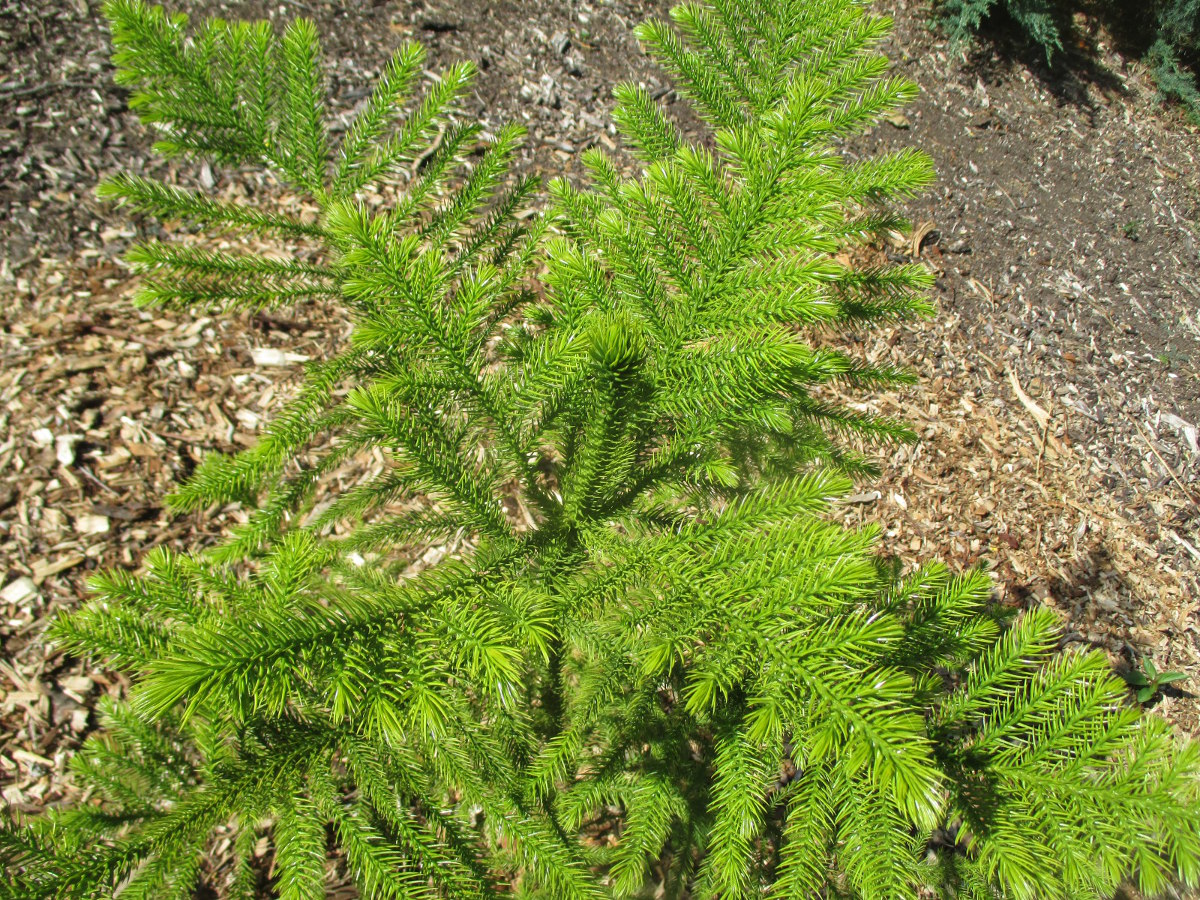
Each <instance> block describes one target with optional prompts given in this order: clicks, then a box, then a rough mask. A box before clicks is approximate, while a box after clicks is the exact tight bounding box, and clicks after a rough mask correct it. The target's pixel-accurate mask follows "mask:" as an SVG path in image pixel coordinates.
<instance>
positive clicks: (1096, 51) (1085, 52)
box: [964, 0, 1200, 119]
mask: <svg viewBox="0 0 1200 900" xmlns="http://www.w3.org/2000/svg"><path fill="white" fill-rule="evenodd" d="M1056 24H1057V26H1058V30H1059V34H1060V35H1061V36H1062V42H1063V48H1062V50H1061V51H1058V50H1056V51H1055V52H1054V54H1053V57H1052V58H1051V59H1047V54H1046V50H1045V48H1044V47H1041V46H1039V45H1038V44H1037V43H1035V42H1034V41H1033V40H1032V39H1031V38H1030V37H1029V35H1028V34H1027V33H1026V32H1025V30H1024V29H1023V28H1022V27H1021V26H1020V25H1019V24H1017V22H1016V21H1015V20H1014V19H1013V18H1012V16H1011V15H1010V14H1009V13H1008V10H1007V8H1006V7H1005V6H1004V5H1003V4H1000V5H997V6H996V7H993V10H992V12H991V13H990V14H989V16H988V17H987V19H985V20H984V23H983V27H982V29H981V30H980V32H979V34H978V35H977V40H976V41H975V42H974V44H973V45H972V46H971V47H970V49H969V50H968V55H967V63H966V66H965V67H964V68H965V69H966V70H967V71H969V72H973V73H974V74H976V75H977V76H978V77H979V78H981V79H983V80H984V81H985V82H987V81H989V80H991V79H994V78H996V77H998V76H999V75H1001V74H1003V73H1006V72H1008V71H1010V70H1011V69H1012V67H1013V66H1022V67H1024V68H1026V69H1027V70H1028V71H1029V72H1030V73H1031V74H1033V75H1034V76H1035V77H1036V78H1037V79H1038V80H1039V81H1040V82H1041V83H1042V84H1043V85H1044V86H1045V88H1046V89H1047V90H1048V91H1050V93H1052V94H1053V95H1054V97H1055V98H1056V99H1057V100H1058V101H1059V102H1060V103H1064V104H1070V105H1072V106H1075V107H1077V108H1078V109H1080V110H1082V111H1083V112H1085V113H1087V114H1088V116H1089V119H1091V117H1092V115H1093V114H1094V110H1095V104H1094V102H1093V101H1092V100H1091V95H1090V93H1089V88H1095V89H1098V90H1100V91H1102V92H1105V93H1110V94H1115V95H1117V96H1125V95H1126V94H1127V93H1128V89H1127V88H1126V87H1125V84H1124V82H1123V81H1122V79H1121V78H1120V77H1119V76H1118V74H1117V73H1116V72H1114V71H1113V69H1112V67H1111V66H1110V65H1109V64H1107V63H1106V62H1105V56H1106V54H1105V53H1104V51H1103V50H1102V48H1101V47H1100V46H1099V44H1100V41H1101V39H1104V40H1106V41H1108V42H1110V43H1111V47H1112V49H1113V50H1115V51H1117V53H1119V54H1120V56H1121V58H1123V59H1126V60H1134V59H1139V60H1140V59H1144V58H1145V56H1146V54H1147V52H1148V51H1149V50H1150V47H1151V45H1152V44H1153V43H1154V42H1155V40H1156V38H1157V36H1158V35H1157V23H1156V21H1155V18H1154V16H1152V15H1148V14H1147V10H1146V6H1145V5H1144V4H1142V3H1120V2H1103V0H1101V2H1094V0H1093V2H1088V0H1083V2H1078V0H1074V2H1071V0H1069V2H1064V3H1059V4H1058V5H1057V23H1056ZM1110 59H1111V57H1110ZM1191 63H1192V64H1193V67H1196V66H1200V60H1191Z"/></svg>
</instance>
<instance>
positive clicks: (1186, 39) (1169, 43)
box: [936, 0, 1200, 118]
mask: <svg viewBox="0 0 1200 900" xmlns="http://www.w3.org/2000/svg"><path fill="white" fill-rule="evenodd" d="M936 9H937V12H938V14H939V16H940V17H941V20H942V22H943V24H944V25H945V27H946V28H947V30H948V31H949V33H950V34H951V36H952V37H954V38H956V39H958V40H966V39H969V38H970V37H972V36H973V35H975V34H976V33H977V32H978V31H979V30H980V28H981V27H983V25H984V23H985V22H986V20H987V19H988V17H989V16H991V15H993V14H994V13H995V12H997V11H999V10H1001V9H1003V10H1004V11H1006V12H1007V13H1008V15H1009V16H1010V17H1011V18H1012V20H1013V21H1014V22H1016V23H1017V24H1018V25H1019V26H1020V27H1021V28H1022V30H1024V31H1025V33H1026V34H1027V35H1028V36H1029V38H1030V39H1031V40H1032V41H1034V42H1035V43H1036V44H1038V45H1039V46H1040V47H1042V48H1043V49H1045V51H1046V58H1047V59H1048V60H1051V61H1052V60H1053V59H1054V57H1055V56H1056V54H1058V53H1060V52H1061V51H1062V49H1063V37H1064V30H1065V29H1069V28H1070V27H1071V25H1070V16H1071V13H1072V12H1074V11H1076V10H1086V11H1088V12H1090V13H1093V14H1097V15H1100V16H1102V17H1103V18H1104V19H1105V20H1106V22H1107V23H1108V24H1109V25H1110V27H1111V28H1112V29H1113V30H1114V31H1116V32H1118V33H1119V35H1121V36H1122V37H1123V38H1126V39H1128V41H1129V43H1130V45H1131V46H1132V47H1135V48H1137V52H1141V53H1144V54H1145V59H1146V63H1147V64H1148V65H1149V66H1150V68H1151V70H1152V71H1153V73H1154V78H1155V81H1156V83H1157V84H1158V90H1159V94H1160V96H1161V97H1162V98H1163V99H1167V100H1174V101H1178V102H1179V103H1181V104H1182V105H1183V106H1184V108H1185V109H1187V110H1188V112H1189V113H1190V114H1191V116H1192V117H1193V118H1195V117H1198V116H1200V90H1198V89H1197V86H1196V76H1197V72H1200V0H1145V2H1129V0H1094V2H1088V0H936Z"/></svg>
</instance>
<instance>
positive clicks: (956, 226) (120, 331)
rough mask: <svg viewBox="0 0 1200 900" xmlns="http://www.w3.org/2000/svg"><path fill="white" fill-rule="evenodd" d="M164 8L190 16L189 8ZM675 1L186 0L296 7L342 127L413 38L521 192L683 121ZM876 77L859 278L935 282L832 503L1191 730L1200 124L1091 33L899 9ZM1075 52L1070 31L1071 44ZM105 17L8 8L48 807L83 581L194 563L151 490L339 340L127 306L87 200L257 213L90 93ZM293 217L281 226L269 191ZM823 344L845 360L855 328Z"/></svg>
mask: <svg viewBox="0 0 1200 900" xmlns="http://www.w3.org/2000/svg"><path fill="white" fill-rule="evenodd" d="M178 6H179V8H184V4H179V5H178ZM666 8H667V4H665V3H634V2H611V3H600V2H594V3H580V2H554V3H548V2H541V3H535V2H515V0H514V2H501V3H485V2H474V0H471V2H465V0H445V2H441V3H419V2H415V3H408V2H405V3H399V2H374V3H369V2H349V0H347V2H344V3H336V4H334V3H322V2H318V0H309V2H298V0H284V2H276V3H269V4H268V3H258V2H246V3H224V4H221V3H213V2H207V0H205V2H192V3H188V4H186V9H187V11H189V12H192V13H193V14H196V15H199V14H202V13H205V12H220V13H222V14H225V15H240V16H252V17H253V16H268V17H270V18H272V19H275V20H280V19H283V18H287V17H290V16H294V15H309V16H312V17H313V18H315V19H316V21H317V23H318V26H319V28H320V30H321V33H322V34H323V35H325V36H326V53H327V60H328V63H329V66H330V73H331V83H332V86H333V91H334V95H335V97H336V99H337V102H338V104H339V106H338V110H339V114H341V115H343V116H344V115H345V114H348V113H349V112H350V111H351V110H352V109H353V107H354V105H355V104H356V103H357V102H359V101H361V99H362V98H363V97H364V96H365V91H366V90H367V88H368V86H369V85H370V83H371V80H372V77H373V75H374V74H375V73H376V72H377V71H378V69H379V68H380V66H381V65H382V64H383V62H384V61H385V60H386V58H387V56H388V55H389V54H390V53H391V51H392V50H393V49H395V47H397V46H398V45H399V44H400V42H401V41H403V40H405V39H407V38H416V39H419V40H421V41H423V42H424V43H426V44H427V45H428V47H429V49H430V68H436V67H437V66H440V65H443V64H446V63H449V62H452V61H455V60H459V59H463V58H470V59H473V60H475V61H476V62H477V63H478V64H479V67H480V73H481V74H480V80H479V83H478V86H477V89H476V91H475V93H474V94H473V96H472V98H471V101H470V103H469V104H468V105H467V108H466V110H465V114H468V115H473V116H478V117H480V118H482V119H484V120H485V125H486V126H487V127H490V128H494V127H496V126H498V125H499V124H500V123H502V122H506V121H518V122H522V123H524V124H525V125H526V126H527V127H528V129H529V141H528V144H527V147H526V149H525V150H524V151H523V155H522V158H521V161H520V166H521V168H523V169H524V170H525V171H531V172H535V173H539V174H545V175H553V174H560V173H563V172H565V173H567V174H568V175H577V174H578V171H579V166H578V158H579V154H580V153H581V152H582V151H583V150H584V149H586V148H587V147H589V146H592V145H600V146H604V147H606V148H607V149H613V148H614V147H615V146H616V141H615V133H614V131H613V129H612V128H611V127H610V125H609V117H608V113H609V110H610V109H611V99H610V93H609V92H610V89H611V86H612V85H613V84H614V83H615V82H617V81H620V80H625V79H632V80H635V81H641V82H642V83H644V84H646V85H647V87H649V88H650V90H651V91H652V92H653V93H655V94H658V95H660V96H661V97H662V98H663V99H664V101H665V102H667V103H668V104H669V105H670V107H671V109H672V110H674V111H677V112H678V114H679V115H680V116H681V117H683V118H684V120H685V121H690V120H689V119H687V115H686V111H685V110H684V107H683V106H682V104H681V103H680V102H679V101H678V98H676V97H675V96H674V94H673V93H672V91H671V89H670V85H669V83H668V82H667V80H666V79H665V78H664V77H663V76H662V75H661V73H658V72H657V71H656V70H655V69H654V68H653V66H652V65H650V64H649V63H648V61H647V60H646V59H645V58H644V57H643V56H642V55H641V53H640V51H639V50H638V49H637V47H636V43H635V42H634V40H633V38H632V35H631V31H632V27H633V26H634V25H635V24H636V23H637V22H639V21H642V20H643V19H645V18H646V17H647V16H648V15H650V14H662V13H664V12H665V10H666ZM888 10H889V11H890V12H893V13H894V15H895V16H896V17H897V30H896V34H895V36H894V38H893V39H892V40H891V41H890V43H889V45H888V48H887V49H888V53H889V55H890V56H891V58H892V59H893V60H895V61H896V66H897V69H898V70H899V71H901V72H903V73H905V74H907V75H909V76H910V77H912V78H914V79H915V80H916V81H917V82H918V83H919V84H920V85H921V87H922V88H923V94H922V96H921V98H920V99H919V100H918V101H917V103H916V104H915V105H914V107H913V108H912V109H910V110H908V111H906V112H905V114H904V115H903V116H896V117H894V118H893V119H892V120H891V121H889V122H887V123H884V124H883V125H881V126H880V127H879V128H877V129H875V130H874V131H872V132H871V133H870V134H868V135H866V136H864V137H862V138H861V139H857V140H855V141H853V142H851V144H850V145H848V146H847V147H846V152H847V153H848V154H850V155H852V156H860V155H866V154H871V153H875V152H878V151H879V150H881V149H885V148H895V147H900V146H919V147H921V148H923V149H925V150H926V151H928V152H930V153H931V154H932V156H933V157H934V160H935V163H936V165H937V169H938V173H939V182H938V184H937V186H936V187H935V188H933V189H932V190H931V191H929V192H928V193H927V194H925V195H924V196H923V197H921V198H919V199H918V200H916V201H914V202H913V203H912V204H910V206H909V208H908V209H907V212H908V214H909V215H910V216H911V217H912V219H913V220H914V223H915V225H916V228H915V230H914V232H913V233H911V234H907V235H900V234H897V235H893V236H892V238H891V240H889V241H888V242H886V243H885V244H883V245H881V246H879V247H876V248H872V249H871V250H870V252H871V253H874V254H877V255H878V256H879V257H880V258H890V259H892V260H894V261H900V260H904V261H907V260H912V259H916V260H921V261H923V262H924V263H925V264H926V265H928V266H929V267H930V268H931V269H932V270H933V271H935V272H936V273H937V274H938V282H937V287H936V289H935V292H934V293H935V299H936V300H937V302H938V304H939V307H940V312H939V315H938V316H937V317H936V318H934V319H932V320H930V321H929V322H924V323H911V324H907V325H905V326H902V327H896V328H894V329H890V330H887V331H884V332H876V333H870V334H859V335H850V336H849V341H850V343H851V345H852V347H853V348H855V349H856V350H857V351H858V352H860V353H862V354H863V355H864V356H866V357H869V358H871V359H876V360H880V361H883V360H887V361H892V362H897V363H900V364H904V365H907V366H910V367H911V368H913V369H914V370H915V371H916V372H917V374H918V375H919V376H920V384H919V385H918V386H917V387H915V388H912V389H907V390H905V391H902V392H893V393H888V394H881V395H876V396H863V395H861V394H860V395H854V396H852V397H850V398H849V399H851V400H852V401H853V402H857V403H862V404H864V405H866V406H867V407H869V408H872V409H875V410H878V411H881V412H887V413H890V414H894V415H899V416H901V417H903V418H905V419H907V420H909V421H911V422H914V423H915V424H916V426H917V428H918V430H919V432H920V435H921V440H920V442H919V443H918V444H916V445H914V446H911V447H904V448H900V449H897V450H895V451H891V452H889V453H887V454H884V457H883V459H882V466H883V473H882V475H881V477H880V478H879V479H875V480H871V479H865V480H863V482H862V483H861V484H860V485H859V487H858V488H857V489H856V490H857V491H858V493H856V494H855V495H854V496H853V497H852V498H850V500H849V501H848V502H847V503H846V504H845V505H844V506H843V507H842V509H841V514H842V515H844V516H845V517H846V519H847V520H848V521H852V522H858V521H861V522H875V523H878V524H879V525H880V527H881V528H882V530H883V535H884V538H883V541H884V545H885V547H886V548H887V549H888V550H889V551H891V552H895V553H897V554H899V555H900V556H901V557H902V558H903V559H904V560H905V561H906V562H909V563H914V562H917V561H920V560H926V559H946V560H947V561H949V562H951V563H952V564H953V565H956V566H968V565H975V564H978V563H980V562H985V561H986V562H988V563H989V564H990V565H991V566H992V568H993V571H994V572H995V574H996V578H997V585H998V593H999V595H1000V598H1001V600H1002V602H1006V603H1010V604H1014V605H1020V606H1030V605H1039V604H1040V605H1046V606H1051V607H1053V608H1055V609H1058V610H1060V611H1061V613H1062V614H1063V616H1064V620H1065V621H1066V623H1067V629H1068V631H1067V638H1066V640H1067V641H1069V642H1081V643H1086V644H1089V645H1094V646H1097V647H1101V648H1103V649H1105V650H1106V651H1108V652H1109V653H1110V654H1111V655H1112V658H1113V661H1114V663H1115V664H1117V665H1118V666H1128V665H1130V664H1133V663H1135V662H1137V661H1139V660H1141V659H1143V658H1150V659H1153V660H1154V662H1155V663H1156V665H1157V666H1158V667H1159V669H1177V670H1180V671H1184V672H1186V673H1188V675H1189V676H1190V678H1189V681H1187V682H1184V683H1182V684H1181V685H1180V686H1179V687H1180V688H1181V689H1180V690H1173V691H1171V692H1170V693H1169V694H1168V695H1167V696H1165V697H1163V698H1162V699H1161V700H1160V702H1159V703H1158V704H1157V709H1158V710H1159V711H1160V712H1161V713H1163V714H1164V715H1166V716H1167V717H1168V718H1169V719H1171V720H1172V721H1173V722H1174V723H1175V724H1176V725H1177V726H1178V728H1179V729H1180V730H1181V731H1182V732H1185V733H1190V734H1193V735H1195V734H1198V733H1200V705H1198V704H1197V701H1196V698H1195V697H1194V696H1193V695H1192V693H1190V691H1198V692H1200V620H1198V612H1200V605H1198V600H1197V598H1198V596H1200V593H1198V588H1200V522H1198V518H1197V517H1198V514H1200V506H1198V505H1197V504H1198V498H1200V482H1198V478H1197V476H1198V473H1200V446H1198V445H1197V430H1196V425H1197V423H1198V422H1200V255H1198V254H1200V250H1198V245H1197V234H1198V230H1197V225H1196V223H1197V220H1198V219H1200V178H1198V174H1197V173H1198V169H1197V167H1196V164H1195V163H1196V160H1195V154H1196V148H1197V147H1198V146H1200V141H1198V140H1197V138H1198V134H1197V132H1196V130H1195V129H1194V128H1193V127H1191V126H1188V125H1187V124H1186V123H1185V122H1184V121H1183V119H1182V117H1180V116H1178V115H1176V114H1175V113H1173V112H1172V111H1170V110H1163V109H1160V108H1159V107H1157V106H1156V104H1155V101H1154V93H1153V86H1152V84H1151V82H1150V80H1149V78H1148V76H1147V74H1146V73H1145V71H1144V70H1143V69H1142V68H1141V67H1140V66H1139V65H1138V64H1137V63H1136V62H1132V61H1128V60H1124V59H1122V58H1120V57H1119V56H1118V55H1116V54H1115V53H1114V52H1112V51H1111V50H1110V49H1109V46H1108V43H1107V41H1106V38H1105V35H1104V34H1103V33H1102V32H1099V31H1097V30H1096V29H1095V28H1094V27H1093V26H1092V25H1091V23H1088V22H1087V21H1086V20H1085V21H1083V22H1081V25H1082V26H1083V33H1084V34H1087V35H1089V36H1090V41H1091V44H1092V48H1091V49H1092V50H1095V51H1096V52H1098V54H1099V57H1098V58H1099V63H1098V64H1096V65H1091V66H1088V67H1082V68H1080V67H1077V68H1070V67H1068V68H1066V69H1064V70H1062V71H1061V72H1056V73H1048V72H1046V71H1045V70H1044V67H1043V66H1042V64H1041V63H1040V62H1039V60H1038V59H1037V57H1036V56H1032V57H1031V56H1026V55H1022V54H1021V53H1020V52H1018V53H1017V54H1016V55H1013V54H1012V53H1010V52H1008V50H1009V48H1008V47H1006V46H1005V45H1004V44H1003V42H1001V43H999V44H983V45H981V46H980V47H979V48H976V49H974V50H965V51H964V50H961V49H958V48H952V47H949V46H948V45H946V43H945V42H944V41H942V40H941V39H940V38H939V37H938V36H937V35H936V34H935V33H933V32H931V31H930V30H929V29H928V27H927V24H926V22H927V20H926V13H927V9H926V7H925V5H924V4H921V3H903V2H900V3H894V4H888ZM1089 29H1090V30H1089ZM106 42H107V37H106V33H105V29H104V27H103V24H102V22H101V19H100V17H99V13H98V5H97V4H96V3H95V2H92V0H71V2H67V0H58V2H53V3H44V4H42V3H39V4H36V6H35V5H34V4H32V3H30V2H27V0H0V70H2V71H4V72H6V73H7V74H6V76H5V80H4V81H3V82H2V83H0V137H2V138H3V139H2V140H0V644H2V646H3V650H2V651H0V722H2V723H3V727H2V729H0V790H2V792H3V797H4V800H5V802H6V803H7V804H8V805H10V806H12V807H13V808H16V809H18V810H23V811H29V812H32V811H36V810H38V809H41V808H43V807H44V806H45V805H46V804H47V803H52V802H54V801H56V800H58V799H59V798H60V797H61V796H62V795H63V793H64V791H66V790H67V789H68V786H69V779H68V777H67V776H66V771H65V762H66V759H67V758H68V755H69V753H70V751H71V750H72V749H73V748H74V747H76V746H77V745H78V743H79V741H80V740H81V739H82V738H83V737H84V736H86V735H87V734H88V733H89V732H90V731H91V730H93V729H94V728H95V727H96V724H97V723H96V717H95V714H94V712H93V708H94V703H95V700H96V698H97V697H98V696H99V695H100V694H102V693H105V692H113V693H116V692H120V691H121V690H122V689H123V687H124V685H123V684H122V683H121V680H120V679H119V678H118V677H117V676H114V675H112V674H111V673H106V672H103V671H99V670H96V669H94V668H91V667H86V666H84V665H83V664H82V663H81V661H79V660H76V659H72V658H70V657H67V656H65V655H64V654H62V653H61V652H59V651H57V650H56V649H55V648H53V647H52V646H49V645H48V644H47V643H46V642H45V641H44V640H43V639H42V635H43V632H44V630H45V628H46V625H47V623H48V622H49V621H50V619H51V617H52V616H53V615H55V614H56V613H57V611H59V610H62V609H69V608H72V607H74V606H75V605H77V604H78V603H79V602H80V601H81V599H82V598H83V597H84V596H85V581H86V578H87V577H88V575H89V573H92V572H94V571H96V570H97V569H101V568H105V567H109V566H126V567H135V566H137V565H138V563H139V560H140V559H141V558H142V556H143V555H144V554H145V552H146V551H147V550H148V549H149V548H150V547H153V546H155V545H158V544H167V545H169V546H172V547H176V548H180V549H182V548H187V547H194V546H198V545H201V544H204V543H206V542H210V541H212V540H213V539H215V537H216V536H217V535H218V534H219V533H220V532H221V530H222V529H223V528H224V527H227V526H228V524H230V523H231V522H232V521H235V520H236V519H237V518H238V517H239V516H240V515H242V513H241V512H240V511H239V510H237V509H225V510H216V511H210V512H208V513H205V514H197V515H188V516H175V515H172V514H170V513H168V512H167V511H165V510H164V508H163V506H162V497H163V496H164V495H165V494H166V493H167V492H168V491H169V489H170V487H171V485H173V484H175V483H177V482H178V481H179V479H181V478H183V477H185V476H186V475H187V473H188V472H189V471H191V469H192V468H193V467H194V466H195V464H196V462H197V461H198V460H199V459H200V458H201V457H202V456H203V455H204V454H205V453H207V452H210V451H212V450H233V449H236V448H238V447H244V446H248V445H250V444H252V443H253V441H254V435H255V432H256V430H257V429H258V428H259V427H260V426H261V424H262V423H263V422H264V421H265V420H266V419H268V418H269V416H270V413H271V411H272V410H273V409H276V408H277V407H278V405H279V403H280V402H281V401H282V399H283V398H284V397H285V396H286V395H287V392H288V390H289V385H290V383H291V382H292V381H293V380H294V376H295V373H296V371H297V367H298V365H299V363H300V362H301V361H302V360H303V359H305V358H316V357H319V356H321V355H322V354H324V353H327V352H328V351H329V349H330V348H331V346H333V345H335V344H336V342H337V341H338V340H339V339H340V337H341V336H343V335H344V333H345V324H344V321H343V320H342V319H340V318H339V317H338V316H336V315H334V314H333V313H332V311H331V310H328V309H323V308H304V309H297V310H294V311H291V312H289V313H287V314H286V315H282V314H277V315H272V316H263V315H258V316H250V315H247V316H240V317H216V318H213V317H208V316H205V315H202V314H196V315H177V314H170V315H168V314H163V313H156V312H146V311H137V310H134V309H133V308H132V307H131V305H130V304H129V302H128V295H129V293H130V291H131V289H132V287H133V280H132V279H131V277H130V275H129V273H128V271H127V270H126V269H125V268H124V266H123V265H122V264H121V263H120V261H119V257H120V253H121V252H122V251H123V250H124V249H125V248H126V247H128V245H129V243H130V241H131V239H132V238H133V237H134V235H135V233H137V230H138V229H139V228H143V229H148V230H149V233H151V234H153V233H155V232H156V230H157V229H160V226H154V225H152V224H149V223H143V222H135V221H132V220H131V219H130V218H129V217H128V216H126V215H125V214H124V213H121V212H118V211H114V210H112V209H109V208H105V207H103V206H101V205H100V204H98V203H97V202H96V201H95V200H94V199H93V194H92V189H93V186H94V184H95V182H96V181H97V180H98V178H99V177H100V176H101V175H103V174H105V173H109V172H115V171H119V170H121V171H130V170H132V171H135V172H141V173H146V174H151V175H155V176H162V177H166V178H168V179H169V180H173V181H176V182H177V183H180V184H188V185H201V186H203V187H204V188H205V189H207V190H211V191H213V192H214V193H217V194H221V195H223V196H230V197H232V196H247V195H248V194H250V193H262V192H267V193H271V192H272V186H271V184H270V183H269V182H268V181H266V180H264V179H263V178H262V177H261V176H259V175H255V174H248V175H246V176H245V177H240V176H239V177H237V178H233V177H230V176H229V175H228V174H227V173H222V172H218V171H213V170H211V169H208V168H206V167H196V166H192V165H178V166H177V165H169V164H167V163H164V162H163V161H161V160H156V159H154V158H152V157H151V156H150V154H149V152H148V140H147V137H146V135H145V132H144V131H143V129H142V128H141V127H140V126H139V125H137V124H136V122H135V120H134V119H133V117H132V116H131V115H130V114H129V113H128V111H127V110H126V109H125V104H124V97H123V94H122V93H121V92H120V91H118V90H117V89H115V88H114V87H112V85H111V70H110V68H109V66H108V63H107V43H106ZM275 196H276V199H277V200H279V202H282V203H285V204H286V203H294V202H299V201H298V200H296V199H295V198H289V197H287V196H285V195H277V194H276V195H275ZM839 340H840V341H842V342H845V341H846V340H847V338H846V336H841V337H840V338H839Z"/></svg>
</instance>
